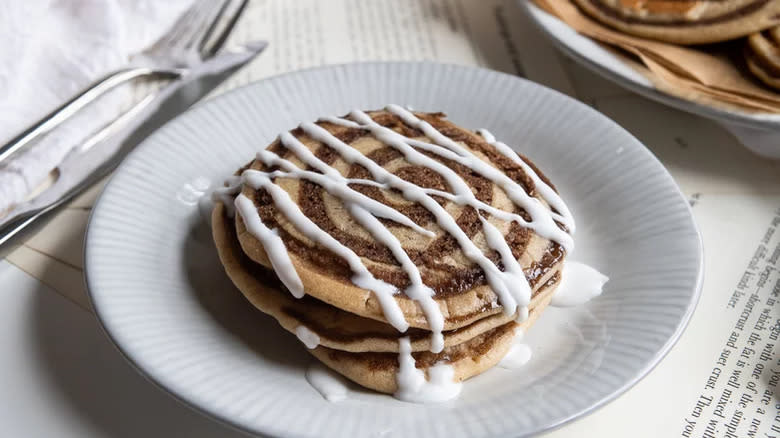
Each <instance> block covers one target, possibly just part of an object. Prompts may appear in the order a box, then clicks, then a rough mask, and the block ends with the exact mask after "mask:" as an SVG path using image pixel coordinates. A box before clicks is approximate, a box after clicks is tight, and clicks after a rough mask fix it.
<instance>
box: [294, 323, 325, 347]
mask: <svg viewBox="0 0 780 438" xmlns="http://www.w3.org/2000/svg"><path fill="white" fill-rule="evenodd" d="M295 336H297V337H298V340H300V341H301V342H303V345H305V346H306V348H308V349H309V350H311V349H314V348H317V346H318V345H320V336H319V335H318V334H317V333H314V332H313V331H311V330H309V328H308V327H306V326H305V325H299V326H298V327H296V328H295Z"/></svg>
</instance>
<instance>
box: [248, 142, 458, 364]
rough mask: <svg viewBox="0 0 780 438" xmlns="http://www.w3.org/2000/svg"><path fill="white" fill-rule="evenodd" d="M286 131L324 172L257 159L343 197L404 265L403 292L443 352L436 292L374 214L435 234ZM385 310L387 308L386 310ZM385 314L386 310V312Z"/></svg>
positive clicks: (266, 156)
mask: <svg viewBox="0 0 780 438" xmlns="http://www.w3.org/2000/svg"><path fill="white" fill-rule="evenodd" d="M285 134H287V135H284V134H283V135H282V136H281V137H280V140H281V143H282V145H284V146H285V147H287V148H288V149H290V150H291V151H292V152H293V153H295V154H296V155H297V156H298V158H299V159H300V160H301V161H302V162H303V163H304V164H307V165H309V166H311V167H313V168H315V169H317V170H320V171H321V172H322V174H319V173H315V172H307V171H304V170H302V169H300V168H298V167H296V166H295V165H293V164H292V163H291V162H289V161H287V160H284V159H282V158H280V157H279V156H278V155H276V154H273V153H272V152H269V151H263V152H262V153H259V154H258V158H259V159H261V160H263V162H264V163H265V164H266V165H269V166H272V165H277V166H280V167H282V168H284V169H285V170H287V171H288V172H290V173H291V174H295V175H299V176H300V177H303V178H307V179H311V180H312V181H313V182H315V183H317V184H319V185H320V186H322V187H323V188H324V189H325V190H326V191H328V193H330V194H332V195H334V196H336V197H338V198H339V199H341V200H342V201H343V202H344V206H345V207H346V209H347V211H349V213H350V214H351V215H352V217H353V218H354V219H355V220H356V221H357V222H358V223H359V224H360V225H361V226H363V228H365V229H366V230H368V231H369V233H371V235H372V236H373V237H374V238H375V239H376V240H377V241H378V242H380V243H382V244H383V245H385V246H387V247H388V248H389V249H390V251H391V253H392V254H393V257H395V259H396V260H397V261H398V262H399V263H400V264H401V268H402V269H403V270H404V271H405V272H406V274H407V276H408V277H409V281H410V286H409V287H408V288H407V289H406V290H405V291H404V292H405V293H406V295H407V296H408V297H409V298H411V299H413V300H415V301H417V302H419V303H420V307H421V308H422V310H423V313H424V314H425V317H426V319H427V321H428V326H429V328H430V330H431V351H432V352H434V353H438V352H440V351H442V350H443V349H444V335H443V334H442V330H443V329H444V316H443V315H442V312H441V309H439V305H438V303H436V301H435V300H434V299H433V296H434V292H433V290H432V289H431V288H430V287H428V286H426V285H425V284H424V283H423V281H422V275H421V274H420V271H419V269H418V268H417V265H415V263H414V262H413V261H412V259H411V258H410V257H409V255H408V254H407V253H406V251H404V249H403V246H402V245H401V242H400V241H399V240H398V238H397V237H395V235H394V234H393V233H391V232H390V230H388V229H387V228H386V227H385V226H384V225H383V224H382V223H381V222H380V221H379V220H378V219H377V218H376V217H375V216H379V217H385V218H387V219H391V220H394V221H396V222H398V223H401V224H404V225H407V223H411V225H410V227H411V228H413V229H415V230H420V232H423V233H426V234H429V235H432V236H434V235H435V234H433V233H432V232H430V231H428V230H426V229H424V228H422V227H420V226H419V225H417V224H415V223H414V222H412V221H411V219H409V218H408V217H406V216H404V215H403V214H401V213H400V212H398V210H395V209H393V208H391V207H388V206H387V205H385V204H382V203H381V202H378V201H375V200H374V199H371V198H369V197H367V196H365V195H363V194H362V193H360V192H358V191H355V190H353V189H352V188H350V187H349V185H348V184H349V183H351V182H354V180H348V179H346V178H344V177H343V176H342V175H341V174H340V173H338V172H337V171H336V170H335V169H333V168H332V167H330V166H328V165H327V164H326V163H325V162H323V161H322V160H320V159H319V158H317V157H316V156H315V155H314V154H313V153H311V151H310V150H309V149H308V148H306V146H305V145H303V144H302V143H301V142H300V141H299V140H298V139H296V138H295V137H294V136H293V135H291V134H289V133H285ZM361 156H362V155H361ZM394 302H395V301H394ZM396 306H397V303H396ZM383 311H385V310H384V309H383ZM398 311H399V312H400V309H398ZM385 313H387V312H386V311H385Z"/></svg>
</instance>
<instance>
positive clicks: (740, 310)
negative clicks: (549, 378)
mask: <svg viewBox="0 0 780 438" xmlns="http://www.w3.org/2000/svg"><path fill="white" fill-rule="evenodd" d="M693 212H694V216H695V218H696V221H697V223H698V225H699V228H700V231H701V233H702V237H703V239H704V246H705V251H706V254H705V268H704V272H705V277H704V288H703V290H702V295H701V298H700V301H699V304H698V306H697V308H696V311H695V312H694V314H693V318H692V319H691V321H690V323H689V325H688V328H687V329H686V330H685V332H684V333H683V335H682V337H681V338H680V340H679V342H678V343H677V344H676V345H675V346H674V347H673V348H672V350H671V352H670V353H669V354H668V356H667V357H666V358H665V359H664V360H663V361H662V362H661V363H660V364H659V365H658V366H657V367H656V368H655V369H654V370H653V371H652V372H651V373H650V374H649V375H648V376H647V377H645V378H644V379H643V380H641V381H640V382H639V383H638V384H637V385H636V386H635V387H634V388H632V389H630V390H629V391H628V392H626V393H625V394H624V395H622V396H620V397H619V398H618V399H617V400H615V401H613V402H612V403H610V404H608V405H606V406H605V407H604V408H602V409H600V410H598V411H596V412H595V413H594V414H592V415H589V416H587V417H585V418H583V419H581V420H579V421H576V422H575V423H573V424H571V425H569V426H565V427H563V428H561V429H559V430H557V431H554V432H553V433H551V434H549V436H550V437H551V438H552V437H555V438H563V437H566V438H568V437H575V436H598V437H606V438H611V437H615V438H617V437H628V436H630V437H648V438H650V437H670V438H674V437H684V438H690V437H762V438H765V437H772V436H780V418H778V417H777V414H778V412H780V388H778V384H780V382H779V381H778V380H780V339H779V338H778V336H780V297H778V294H780V273H778V266H779V265H778V257H780V194H776V195H702V196H701V197H700V198H699V199H698V200H696V201H695V202H694V206H693ZM729 236H731V237H729ZM734 236H738V238H734ZM659 281H663V279H659ZM583 432H587V435H581V434H582V433H583Z"/></svg>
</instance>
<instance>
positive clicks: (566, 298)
mask: <svg viewBox="0 0 780 438" xmlns="http://www.w3.org/2000/svg"><path fill="white" fill-rule="evenodd" d="M607 281H609V277H607V276H606V275H604V274H602V273H601V272H599V271H597V270H596V269H594V268H592V267H590V266H588V265H586V264H584V263H580V262H575V261H567V262H566V263H565V264H564V265H563V272H562V273H561V284H559V285H558V288H557V289H556V290H555V294H554V295H553V297H552V301H550V305H552V306H555V307H571V306H579V305H580V304H585V303H587V302H588V301H590V300H591V299H593V298H595V297H597V296H599V295H601V291H602V289H603V287H604V284H606V283H607Z"/></svg>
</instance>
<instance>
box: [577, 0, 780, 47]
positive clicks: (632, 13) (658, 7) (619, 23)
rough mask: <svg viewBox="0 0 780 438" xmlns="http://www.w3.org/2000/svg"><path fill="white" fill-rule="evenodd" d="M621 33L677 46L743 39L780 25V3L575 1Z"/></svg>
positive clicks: (756, 0)
mask: <svg viewBox="0 0 780 438" xmlns="http://www.w3.org/2000/svg"><path fill="white" fill-rule="evenodd" d="M575 3H576V4H577V5H578V6H579V7H580V8H582V9H583V10H584V11H585V12H586V13H587V14H588V15H590V16H592V17H593V18H595V19H597V20H598V21H600V22H602V23H604V24H607V25H609V26H611V27H614V28H616V29H618V30H620V31H623V32H626V33H629V34H632V35H637V36H641V37H646V38H653V39H657V40H662V41H667V42H671V43H675V44H705V43H714V42H719V41H726V40H730V39H734V38H739V37H743V36H746V35H749V34H751V33H754V32H759V31H761V30H764V29H767V28H770V27H772V26H775V25H778V24H780V0H575Z"/></svg>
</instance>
